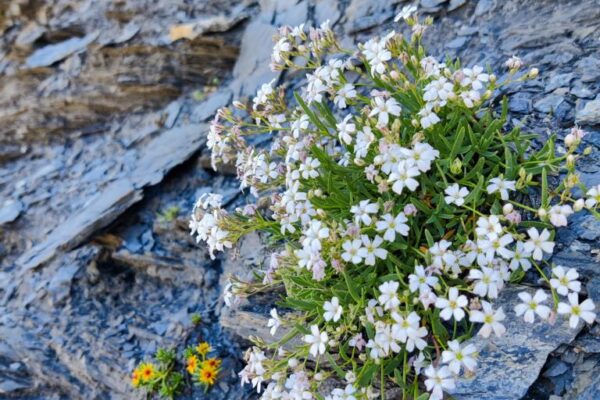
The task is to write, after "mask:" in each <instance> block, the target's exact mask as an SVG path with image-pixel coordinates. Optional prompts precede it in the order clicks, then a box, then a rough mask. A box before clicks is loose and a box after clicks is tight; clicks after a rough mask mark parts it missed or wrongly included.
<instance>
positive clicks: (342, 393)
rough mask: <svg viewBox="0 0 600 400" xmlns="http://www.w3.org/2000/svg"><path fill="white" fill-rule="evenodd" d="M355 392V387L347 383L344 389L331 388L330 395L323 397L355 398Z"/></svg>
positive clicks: (333, 398) (345, 399) (336, 398)
mask: <svg viewBox="0 0 600 400" xmlns="http://www.w3.org/2000/svg"><path fill="white" fill-rule="evenodd" d="M355 392H356V389H355V388H354V386H352V384H348V385H346V388H345V389H340V388H337V389H333V390H332V391H331V396H327V397H325V400H356V397H354V393H355Z"/></svg>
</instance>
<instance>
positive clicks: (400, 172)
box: [388, 161, 420, 194]
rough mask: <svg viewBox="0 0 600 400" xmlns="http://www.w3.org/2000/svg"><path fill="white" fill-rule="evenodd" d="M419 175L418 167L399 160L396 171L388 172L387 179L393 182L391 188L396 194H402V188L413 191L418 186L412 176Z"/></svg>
mask: <svg viewBox="0 0 600 400" xmlns="http://www.w3.org/2000/svg"><path fill="white" fill-rule="evenodd" d="M419 175H420V172H419V169H418V168H417V167H416V166H415V165H411V164H410V163H408V162H407V161H400V162H399V163H398V167H397V169H396V171H395V172H392V173H391V174H390V176H389V179H388V181H389V182H394V184H393V185H392V190H393V191H394V192H396V193H398V194H402V191H403V190H404V188H408V190H410V191H411V192H414V191H415V190H416V189H417V187H418V186H419V182H418V181H417V180H416V179H414V177H415V176H419Z"/></svg>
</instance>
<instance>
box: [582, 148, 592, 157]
mask: <svg viewBox="0 0 600 400" xmlns="http://www.w3.org/2000/svg"><path fill="white" fill-rule="evenodd" d="M590 154H592V146H588V147H586V148H585V149H584V150H583V155H584V156H589V155H590Z"/></svg>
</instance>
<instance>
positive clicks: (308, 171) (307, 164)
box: [300, 157, 321, 179]
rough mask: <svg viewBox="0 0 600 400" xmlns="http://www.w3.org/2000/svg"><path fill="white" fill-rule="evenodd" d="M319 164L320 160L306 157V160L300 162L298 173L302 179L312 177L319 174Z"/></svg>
mask: <svg viewBox="0 0 600 400" xmlns="http://www.w3.org/2000/svg"><path fill="white" fill-rule="evenodd" d="M320 166H321V162H320V161H319V160H317V159H316V158H312V157H306V160H304V162H303V163H302V164H300V174H301V175H302V177H303V178H304V179H314V178H317V177H318V176H319V171H317V168H319V167H320Z"/></svg>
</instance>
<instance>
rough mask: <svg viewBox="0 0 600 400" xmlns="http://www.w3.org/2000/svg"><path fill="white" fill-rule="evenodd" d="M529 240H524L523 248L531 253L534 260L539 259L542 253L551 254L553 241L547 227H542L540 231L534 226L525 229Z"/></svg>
mask: <svg viewBox="0 0 600 400" xmlns="http://www.w3.org/2000/svg"><path fill="white" fill-rule="evenodd" d="M527 234H528V235H529V240H528V241H526V242H525V244H524V245H523V248H524V249H525V251H528V252H530V253H531V254H532V257H533V259H534V260H538V261H539V260H541V259H542V257H543V253H548V254H552V251H554V242H552V241H550V240H548V239H550V232H549V231H548V229H544V230H543V231H542V233H539V232H538V230H537V229H536V228H529V229H528V230H527Z"/></svg>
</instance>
